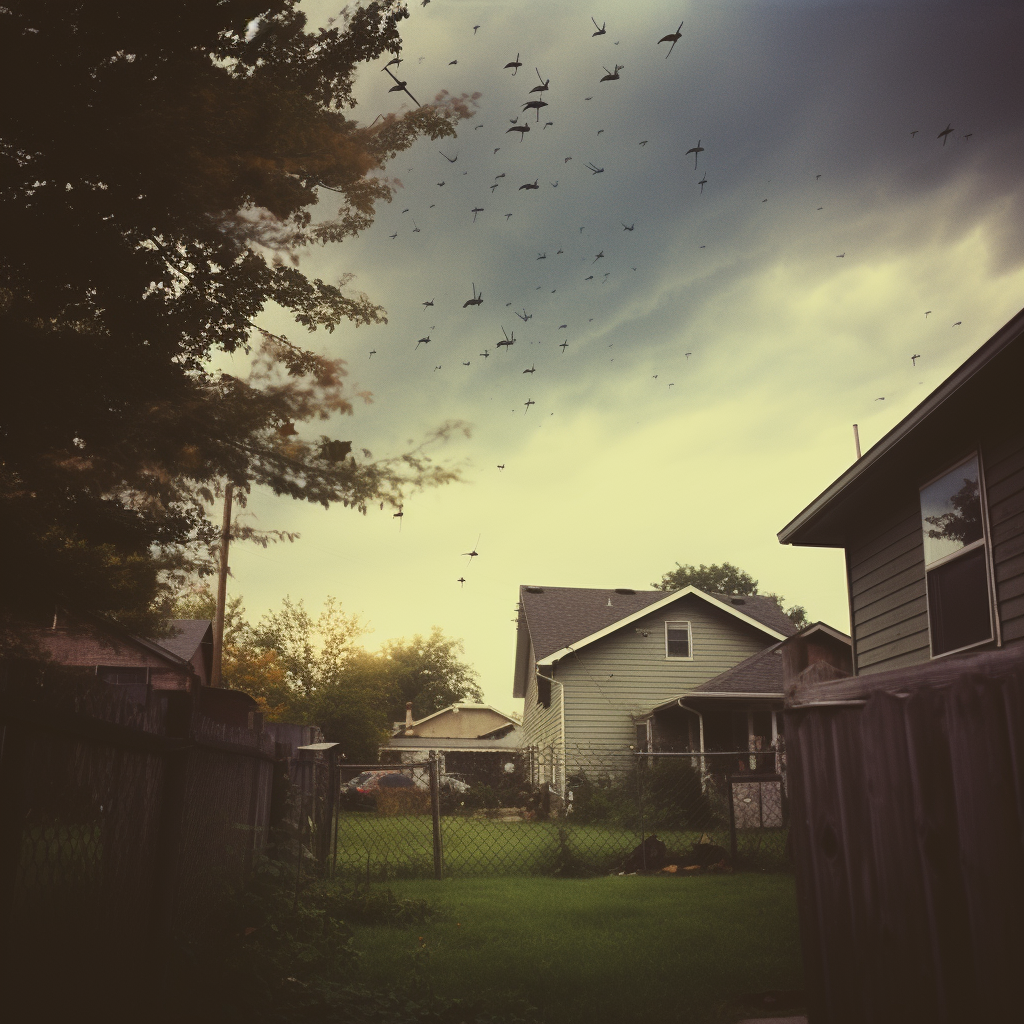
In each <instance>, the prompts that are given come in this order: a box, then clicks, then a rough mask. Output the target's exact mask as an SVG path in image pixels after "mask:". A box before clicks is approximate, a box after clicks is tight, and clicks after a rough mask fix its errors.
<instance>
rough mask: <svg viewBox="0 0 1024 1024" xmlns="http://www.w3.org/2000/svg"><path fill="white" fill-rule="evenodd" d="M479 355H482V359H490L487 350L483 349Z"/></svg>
mask: <svg viewBox="0 0 1024 1024" xmlns="http://www.w3.org/2000/svg"><path fill="white" fill-rule="evenodd" d="M480 355H482V356H483V357H484V359H490V358H491V353H490V352H488V351H487V349H484V350H483V352H481V353H480Z"/></svg>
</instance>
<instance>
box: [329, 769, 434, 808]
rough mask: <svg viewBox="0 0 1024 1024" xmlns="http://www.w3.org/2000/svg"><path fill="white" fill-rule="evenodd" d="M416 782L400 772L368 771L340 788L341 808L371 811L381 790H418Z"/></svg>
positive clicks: (385, 770)
mask: <svg viewBox="0 0 1024 1024" xmlns="http://www.w3.org/2000/svg"><path fill="white" fill-rule="evenodd" d="M419 788H422V787H420V786H419V785H418V784H417V783H416V781H415V780H414V779H412V778H410V777H409V776H408V775H403V774H402V773H401V772H396V771H393V770H387V769H382V770H381V771H368V772H363V773H362V774H361V775H357V776H356V777H355V778H354V779H350V780H349V781H348V782H346V783H345V784H344V785H343V786H342V787H341V802H342V806H345V807H348V808H350V809H352V810H373V809H374V808H375V807H376V806H377V794H378V792H379V791H380V790H381V789H419Z"/></svg>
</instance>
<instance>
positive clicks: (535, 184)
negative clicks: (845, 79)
mask: <svg viewBox="0 0 1024 1024" xmlns="http://www.w3.org/2000/svg"><path fill="white" fill-rule="evenodd" d="M429 2H430V0H423V3H422V6H424V7H425V6H426V5H427V3H429ZM591 21H592V22H593V25H594V29H595V31H594V32H592V33H591V35H592V37H599V36H604V35H606V34H607V23H606V22H604V23H602V24H600V25H598V23H597V21H596V20H595V19H594V18H591ZM683 24H684V23H683V21H680V23H679V25H678V26H677V28H676V30H675V31H674V32H670V33H667V34H666V35H664V36H662V37H661V38H660V39H659V40H658V45H661V44H662V43H668V44H670V45H669V47H668V50H667V52H666V53H665V59H668V58H669V57H671V55H672V51H673V50H674V49H675V47H676V44H677V43H678V42H679V41H680V39H681V38H682V35H683V31H682V30H683ZM480 27H481V26H480V25H474V26H473V34H474V35H476V33H477V31H478V29H479V28H480ZM615 45H618V43H617V42H616V43H615ZM521 56H522V54H521V53H517V54H516V58H515V60H512V61H509V62H508V63H507V64H505V66H504V68H503V69H502V70H506V71H511V76H512V77H513V78H515V77H516V75H517V73H518V71H519V70H520V69H521V68H522V67H523V62H522V61H521V60H520V58H521ZM403 60H404V58H402V57H395V58H394V59H392V60H391V61H389V62H388V64H387V65H386V66H385V67H384V68H383V69H382V70H383V71H385V72H387V74H388V75H389V76H391V78H392V79H394V82H395V84H394V86H393V87H391V88H390V89H389V92H403V93H405V94H406V95H407V96H408V97H409V98H410V99H411V100H412V101H413V103H415V104H416V105H417V106H419V101H418V100H417V99H416V97H415V96H414V95H413V94H412V93H411V92H410V91H409V82H408V81H404V80H402V79H400V78H399V77H397V76H396V75H395V74H394V73H393V72H392V70H391V69H392V67H400V65H401V64H402V62H403ZM421 60H422V58H421ZM449 63H450V64H457V63H458V61H457V60H453V61H450V62H449ZM602 69H603V71H604V75H603V76H602V77H600V78H599V79H598V84H601V83H609V82H618V81H621V76H620V73H621V72H622V71H625V70H626V67H625V66H624V65H622V64H619V63H616V62H613V65H612V69H611V70H609V69H608V68H607V67H604V66H603V65H602ZM535 71H536V76H537V81H538V84H536V85H533V86H532V87H531V88H530V90H529V92H528V94H527V96H528V98H527V99H526V100H525V101H524V102H523V104H522V107H521V109H520V111H519V113H518V114H517V115H516V116H515V117H511V118H509V122H510V126H509V127H508V128H506V129H505V130H504V133H503V134H504V135H510V134H515V135H517V136H518V140H519V144H522V143H523V141H524V140H525V137H526V136H527V135H528V134H530V133H531V131H535V130H537V126H538V125H540V118H541V112H542V111H543V110H545V108H547V107H549V102H548V100H547V99H546V98H545V97H546V96H547V95H548V93H549V91H550V89H551V79H550V78H545V77H544V75H542V74H541V71H540V69H539V68H536V69H535ZM593 98H594V97H593V96H586V97H584V101H590V100H592V99H593ZM531 114H532V115H534V116H533V120H532V123H531V121H530V115H531ZM484 127H485V125H483V124H477V125H475V126H474V129H473V130H474V131H477V130H479V129H481V128H484ZM551 127H554V122H553V121H545V123H544V125H543V127H542V128H540V131H544V130H546V129H547V128H551ZM954 130H955V129H954V128H953V127H952V125H951V124H950V125H947V127H946V128H945V129H944V130H943V131H941V132H940V133H939V134H938V136H937V138H938V139H941V140H942V144H943V146H945V144H946V141H947V139H948V137H949V136H950V134H952V132H953V131H954ZM603 131H604V130H603V129H601V130H599V131H598V133H597V134H598V135H601V134H603ZM910 134H911V138H916V136H917V135H918V134H919V132H918V131H913V132H911V133H910ZM970 137H971V136H970V135H965V136H963V138H964V139H965V140H969V139H970ZM494 141H498V140H497V139H495V140H494ZM702 142H703V140H702V139H698V140H697V143H696V145H695V146H692V147H690V148H689V149H687V150H686V151H685V153H686V156H687V157H689V156H693V171H694V172H696V171H698V169H699V163H700V156H701V154H702V153H705V152H706V149H705V147H704V146H703V145H702ZM647 143H648V140H647V139H643V140H640V141H639V142H638V145H639V146H640V147H641V148H643V147H645V146H646V145H647ZM501 148H502V147H501V146H495V147H494V150H493V154H492V155H497V154H498V153H499V152H500V151H501ZM517 148H518V147H517ZM438 152H439V155H440V156H441V157H443V158H444V160H445V161H446V162H447V165H448V168H449V173H454V172H453V168H454V165H455V164H456V163H457V161H458V159H459V153H456V154H455V155H454V156H449V155H448V154H447V153H445V152H443V151H438ZM571 160H572V157H571V156H567V157H565V160H564V163H565V164H568V163H569V162H570V161H571ZM584 166H585V167H586V169H587V170H588V171H589V172H590V174H591V175H592V176H595V175H599V174H603V173H604V172H605V168H604V167H599V166H597V164H596V163H594V162H592V161H588V162H587V163H586V164H585V165H584ZM410 170H411V168H410ZM468 173H469V172H468V171H464V172H463V174H468ZM505 178H506V172H504V171H503V172H502V173H500V174H498V175H496V176H495V178H494V182H493V183H492V184H490V185H489V186H488V188H489V189H490V191H491V193H492V195H493V194H494V192H495V191H496V190H497V189H499V188H500V187H501V186H502V185H503V184H504V182H503V179H505ZM820 178H821V175H820V174H818V175H816V180H818V179H820ZM446 180H447V179H445V178H442V180H440V181H438V182H437V187H439V188H443V187H444V186H445V184H446ZM695 184H696V185H697V186H699V193H698V194H699V195H703V193H704V187H705V185H707V184H709V181H708V177H707V174H706V172H704V173H703V176H702V177H701V178H700V179H699V180H696V181H695ZM548 185H549V186H550V187H551V188H557V187H558V186H559V181H558V180H556V181H554V182H551V181H549V182H548ZM540 188H541V184H540V178H539V176H538V177H536V178H535V179H534V180H533V181H532V182H531V181H527V182H524V183H523V184H521V185H519V186H518V188H517V191H518V192H524V191H525V192H530V191H537V190H539V189H540ZM767 201H768V200H767V198H765V199H763V200H762V202H767ZM435 205H436V204H431V208H433V206H435ZM822 209H823V207H818V210H819V211H820V210H822ZM468 212H469V213H470V214H471V215H472V223H474V224H475V223H476V222H477V217H478V215H480V214H483V213H485V212H486V209H485V207H483V206H479V205H475V206H473V207H471V208H469V210H468ZM409 213H411V210H410V209H408V208H407V209H404V210H403V211H402V214H403V215H404V214H409ZM512 216H513V214H512V213H511V212H508V213H505V214H504V217H505V221H506V223H507V222H508V220H509V219H510V218H511V217H512ZM410 221H411V223H412V225H413V227H412V229H411V230H412V233H414V234H418V233H419V232H420V230H421V229H420V228H419V227H418V226H417V225H416V222H415V220H414V219H412V217H410ZM620 223H621V225H622V229H623V231H625V232H633V230H634V228H635V227H636V223H635V221H634V222H633V223H630V224H626V223H625V222H624V221H620ZM579 232H580V235H581V236H582V234H583V232H584V227H580V229H579ZM398 236H399V232H398V231H395V232H393V233H392V234H391V235H390V236H389V237H390V238H391V239H392V241H394V240H395V239H397V238H398ZM700 248H701V249H703V248H705V246H704V245H701V246H700ZM564 254H565V250H564V249H563V248H562V247H559V248H558V250H557V252H556V253H554V254H553V255H552V257H551V258H554V257H557V256H561V255H564ZM591 254H592V260H591V266H592V267H593V266H594V265H596V264H597V263H598V261H600V260H603V259H605V258H606V255H605V250H604V249H603V248H602V249H601V250H600V251H599V252H597V253H593V251H592V250H591ZM845 257H846V252H845V251H844V252H842V253H838V254H836V258H837V259H843V258H845ZM548 258H549V255H548V251H547V250H545V251H543V252H540V253H538V254H537V256H536V260H546V259H548ZM632 269H633V271H636V270H637V268H636V267H635V266H634V267H632ZM611 273H612V272H611V271H609V272H606V273H604V275H603V281H605V282H606V281H607V279H608V277H609V276H611ZM593 280H595V276H594V275H593V274H591V275H589V276H587V277H586V278H584V282H590V281H593ZM541 288H542V286H541V285H538V286H537V290H540V289H541ZM471 290H472V296H471V297H470V298H467V299H466V300H465V301H464V302H463V303H462V308H463V309H467V308H470V307H480V306H481V305H482V304H483V301H484V296H483V292H482V291H480V292H477V288H476V282H475V281H474V282H471ZM556 291H557V289H552V291H551V294H555V292H556ZM435 298H436V297H435ZM435 298H431V299H428V300H425V301H423V302H422V306H423V308H424V312H425V311H426V310H427V309H431V308H432V307H434V303H435ZM505 306H506V308H509V307H511V306H512V303H511V302H506V303H505ZM513 312H514V313H515V315H516V316H517V317H518V318H519V319H520V320H522V321H523V323H527V322H528V321H529V320H531V319H532V318H533V314H532V313H528V312H527V309H526V306H525V305H524V306H523V310H522V313H520V312H519V311H518V310H513ZM929 313H931V310H928V311H927V312H926V313H925V316H926V317H927V316H928V314H929ZM960 323H961V322H960V321H958V322H957V323H956V324H954V325H953V326H954V327H956V326H960ZM567 328H568V324H565V323H563V324H561V325H560V327H559V328H558V329H559V331H561V330H564V329H567ZM435 329H436V328H435V327H431V328H430V330H431V331H433V330H435ZM501 332H502V338H501V339H500V340H499V341H497V342H496V344H495V345H494V348H495V351H500V350H501V349H503V348H504V349H505V350H506V351H511V349H512V346H514V345H515V344H516V341H517V339H516V336H515V331H514V330H513V331H511V333H509V332H508V331H506V329H505V327H504V326H502V328H501ZM432 340H433V339H432V338H431V336H430V333H427V334H425V335H424V336H423V337H421V338H419V339H418V340H417V341H416V342H415V344H414V346H413V350H414V351H417V350H419V348H420V346H428V345H430V344H431V343H432ZM558 347H559V348H560V349H561V352H562V355H563V356H564V355H565V352H566V349H567V348H568V347H569V342H568V339H563V340H562V342H561V343H560V344H559V345H558ZM609 347H613V346H609ZM376 354H377V353H376V350H375V349H374V350H372V351H371V352H370V357H371V358H372V357H373V356H374V355H376ZM491 354H492V353H491V352H490V350H489V349H488V348H487V347H485V348H484V350H483V351H482V352H480V353H479V357H480V358H483V359H485V360H486V359H488V358H489V357H490V356H491ZM684 355H685V356H686V358H687V359H689V357H690V356H691V355H692V353H691V352H686V353H684ZM920 358H921V355H920V353H915V354H914V355H913V356H912V357H911V360H912V363H913V365H914V366H915V367H916V365H917V360H918V359H920ZM460 362H461V365H462V366H464V367H468V366H470V365H471V362H472V360H469V361H462V360H460ZM442 368H443V366H442V365H441V364H438V365H435V366H434V371H433V372H435V373H436V372H437V371H439V370H441V369H442ZM536 372H537V367H536V362H533V361H532V362H531V366H530V367H529V368H528V369H524V370H523V371H522V374H523V375H527V374H528V375H530V378H531V380H532V379H533V374H534V373H536ZM658 377H659V374H654V375H653V378H654V379H658ZM667 387H668V388H672V387H674V382H671V383H668V385H667ZM884 400H885V399H884V397H882V398H878V399H876V401H884ZM536 404H537V403H536V402H535V401H534V400H533V398H532V397H527V399H526V400H525V401H524V402H523V403H522V406H523V410H524V411H523V415H527V414H529V412H530V409H531V408H532V407H533V406H535V405H536ZM512 411H513V412H516V410H515V409H513V410H512ZM549 415H552V416H553V415H554V413H553V412H551V413H549ZM497 468H498V470H499V471H502V470H504V468H505V465H504V463H502V464H501V465H499V466H498V467H497ZM383 507H384V506H383V504H382V505H381V508H382V509H383ZM403 515H404V512H403V509H402V507H401V506H400V507H399V509H398V511H397V512H396V513H394V517H395V518H397V519H398V520H399V524H401V521H402V517H403ZM478 545H479V537H478V538H477V542H476V543H475V544H474V545H473V547H472V549H471V550H470V551H467V552H463V556H464V557H468V562H467V568H468V567H469V566H470V565H472V562H473V559H474V558H477V557H479V552H478V551H477V547H478ZM456 582H457V583H459V585H460V587H461V586H464V585H465V583H466V582H467V581H466V579H465V577H464V576H460V577H459V578H458V579H457V580H456Z"/></svg>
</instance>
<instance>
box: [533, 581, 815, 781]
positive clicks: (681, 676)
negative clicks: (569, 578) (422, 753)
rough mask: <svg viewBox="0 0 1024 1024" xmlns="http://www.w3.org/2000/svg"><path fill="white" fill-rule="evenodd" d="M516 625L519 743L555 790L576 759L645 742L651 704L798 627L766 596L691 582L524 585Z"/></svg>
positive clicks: (688, 687)
mask: <svg viewBox="0 0 1024 1024" xmlns="http://www.w3.org/2000/svg"><path fill="white" fill-rule="evenodd" d="M517 628H518V637H517V642H516V664H515V679H514V686H513V696H515V697H522V698H524V708H523V742H524V744H526V745H529V746H533V747H536V748H537V750H538V754H539V766H540V774H539V781H540V782H549V783H551V784H553V785H554V786H555V787H556V788H557V789H562V788H563V787H564V783H565V774H566V765H567V763H568V766H569V770H570V771H571V769H572V765H573V758H574V757H575V756H577V755H578V756H579V757H580V758H582V759H586V758H587V757H592V756H593V755H594V754H614V753H625V752H627V751H629V750H630V749H645V748H646V744H647V743H648V742H649V738H650V729H651V726H650V717H651V710H652V708H656V707H657V706H659V705H660V704H662V703H663V702H665V701H668V700H673V699H677V698H679V697H680V696H681V695H685V694H686V693H687V692H689V691H692V690H694V689H695V688H697V687H699V686H700V685H701V684H702V683H706V682H708V681H709V680H711V679H713V678H715V677H716V676H718V675H720V674H721V673H723V672H725V671H726V670H727V669H731V668H732V667H734V666H736V665H738V664H739V663H740V662H743V661H746V660H747V659H748V658H751V657H752V656H754V655H757V654H759V653H760V652H762V651H764V650H765V649H766V648H768V647H770V646H773V645H775V644H777V643H778V642H779V641H781V640H785V639H786V637H788V636H791V635H793V634H794V633H795V632H796V627H795V626H794V625H793V623H792V621H791V620H790V619H789V618H788V617H787V616H786V615H785V613H783V611H782V610H781V609H780V608H779V607H778V606H777V605H776V604H775V602H774V601H772V600H771V599H770V598H766V597H748V596H743V597H741V596H736V595H726V594H706V593H704V592H703V591H700V590H698V589H697V588H696V587H686V588H684V589H683V590H678V591H675V592H674V593H666V592H664V591H661V590H630V589H626V588H620V589H615V590H593V589H583V588H579V587H536V586H522V587H520V589H519V616H518V623H517Z"/></svg>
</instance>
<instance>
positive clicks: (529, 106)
mask: <svg viewBox="0 0 1024 1024" xmlns="http://www.w3.org/2000/svg"><path fill="white" fill-rule="evenodd" d="M546 106H547V104H546V103H545V102H544V101H543V100H529V101H528V102H526V103H524V104H523V110H524V111H527V110H536V111H537V120H536V121H535V122H534V123H535V124H539V123H540V108H541V107H546Z"/></svg>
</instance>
